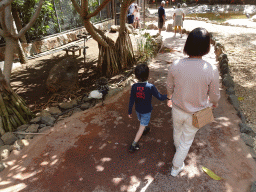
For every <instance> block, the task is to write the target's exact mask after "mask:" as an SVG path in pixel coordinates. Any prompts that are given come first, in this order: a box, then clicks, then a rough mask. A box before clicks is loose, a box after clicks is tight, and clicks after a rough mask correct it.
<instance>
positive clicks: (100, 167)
mask: <svg viewBox="0 0 256 192" xmlns="http://www.w3.org/2000/svg"><path fill="white" fill-rule="evenodd" d="M95 168H96V171H104V167H103V166H101V165H97V166H96V167H95Z"/></svg>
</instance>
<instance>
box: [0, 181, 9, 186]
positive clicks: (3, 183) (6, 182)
mask: <svg viewBox="0 0 256 192" xmlns="http://www.w3.org/2000/svg"><path fill="white" fill-rule="evenodd" d="M9 183H11V181H2V182H1V183H0V186H1V185H8V184H9Z"/></svg>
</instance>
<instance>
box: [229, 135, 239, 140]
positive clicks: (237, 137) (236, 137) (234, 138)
mask: <svg viewBox="0 0 256 192" xmlns="http://www.w3.org/2000/svg"><path fill="white" fill-rule="evenodd" d="M239 138H240V136H239V135H238V136H235V137H233V138H232V139H231V141H238V140H239Z"/></svg>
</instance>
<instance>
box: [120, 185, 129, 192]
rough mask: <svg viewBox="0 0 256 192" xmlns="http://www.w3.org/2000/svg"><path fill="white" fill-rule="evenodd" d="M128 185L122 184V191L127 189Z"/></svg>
mask: <svg viewBox="0 0 256 192" xmlns="http://www.w3.org/2000/svg"><path fill="white" fill-rule="evenodd" d="M127 188H128V187H127V185H122V186H121V187H120V191H127Z"/></svg>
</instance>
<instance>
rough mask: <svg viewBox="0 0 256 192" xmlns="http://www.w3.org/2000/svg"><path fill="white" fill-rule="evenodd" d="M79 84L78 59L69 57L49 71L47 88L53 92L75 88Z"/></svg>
mask: <svg viewBox="0 0 256 192" xmlns="http://www.w3.org/2000/svg"><path fill="white" fill-rule="evenodd" d="M77 85H78V65H77V60H76V59H74V58H72V57H67V58H65V59H63V60H62V61H60V62H59V63H57V64H56V65H55V66H54V67H53V68H52V69H51V70H50V72H49V76H48V78H47V80H46V86H47V89H48V90H49V91H51V92H53V93H55V92H57V91H59V90H67V89H73V88H74V87H76V86H77Z"/></svg>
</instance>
